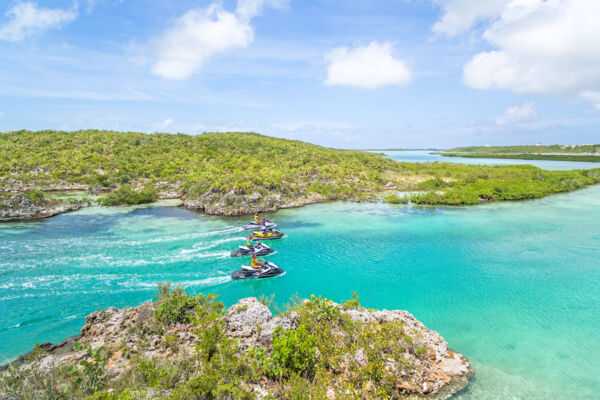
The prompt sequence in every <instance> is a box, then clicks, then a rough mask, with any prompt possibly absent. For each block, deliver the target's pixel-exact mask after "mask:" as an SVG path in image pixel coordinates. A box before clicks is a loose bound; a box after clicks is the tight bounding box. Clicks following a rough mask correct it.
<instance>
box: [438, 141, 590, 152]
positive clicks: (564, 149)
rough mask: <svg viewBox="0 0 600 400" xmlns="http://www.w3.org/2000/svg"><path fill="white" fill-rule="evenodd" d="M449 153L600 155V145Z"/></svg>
mask: <svg viewBox="0 0 600 400" xmlns="http://www.w3.org/2000/svg"><path fill="white" fill-rule="evenodd" d="M448 152H461V153H501V154H510V153H516V154H549V153H554V154H590V155H591V154H598V155H600V144H567V145H561V144H554V145H551V146H544V145H527V146H470V147H455V148H453V149H449V150H448Z"/></svg>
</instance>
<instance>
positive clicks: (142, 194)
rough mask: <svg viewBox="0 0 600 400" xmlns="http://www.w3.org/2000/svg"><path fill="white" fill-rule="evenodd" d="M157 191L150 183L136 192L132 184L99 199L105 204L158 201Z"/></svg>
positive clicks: (132, 203)
mask: <svg viewBox="0 0 600 400" xmlns="http://www.w3.org/2000/svg"><path fill="white" fill-rule="evenodd" d="M156 199H157V196H156V192H155V191H154V189H153V188H152V186H150V185H148V186H146V187H145V188H144V189H143V190H141V191H139V192H136V191H135V190H133V189H132V188H131V187H130V186H127V185H125V186H121V188H119V189H118V190H115V191H114V192H112V193H110V194H109V195H108V196H106V197H104V198H102V199H100V200H99V202H100V204H101V205H103V206H118V205H124V204H127V205H134V204H144V203H152V202H154V201H156Z"/></svg>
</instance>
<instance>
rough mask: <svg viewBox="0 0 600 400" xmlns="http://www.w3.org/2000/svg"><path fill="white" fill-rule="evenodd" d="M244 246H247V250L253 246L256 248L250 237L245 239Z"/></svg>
mask: <svg viewBox="0 0 600 400" xmlns="http://www.w3.org/2000/svg"><path fill="white" fill-rule="evenodd" d="M246 246H248V247H249V248H253V247H254V246H256V242H255V241H254V240H252V235H250V236H248V239H246Z"/></svg>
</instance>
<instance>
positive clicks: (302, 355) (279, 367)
mask: <svg viewBox="0 0 600 400" xmlns="http://www.w3.org/2000/svg"><path fill="white" fill-rule="evenodd" d="M315 344H316V338H315V337H314V336H313V335H311V334H309V333H308V331H307V329H306V326H305V325H300V326H299V327H298V329H296V330H290V331H284V330H283V329H282V328H281V327H280V326H278V327H277V328H276V329H275V331H274V332H273V351H272V354H271V361H272V363H273V370H272V371H271V372H272V373H273V374H274V375H275V377H278V378H282V377H290V376H293V375H295V374H300V375H303V376H305V377H310V376H312V375H313V374H314V372H315V365H316V363H317V353H316V350H315Z"/></svg>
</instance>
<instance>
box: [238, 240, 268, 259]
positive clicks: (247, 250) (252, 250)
mask: <svg viewBox="0 0 600 400" xmlns="http://www.w3.org/2000/svg"><path fill="white" fill-rule="evenodd" d="M273 253H275V250H273V249H272V248H270V247H269V246H267V245H266V244H263V243H257V244H256V246H252V247H249V246H239V248H238V249H237V250H233V251H232V252H231V257H245V256H248V257H249V256H252V255H255V254H256V255H257V256H267V255H269V254H273Z"/></svg>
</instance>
